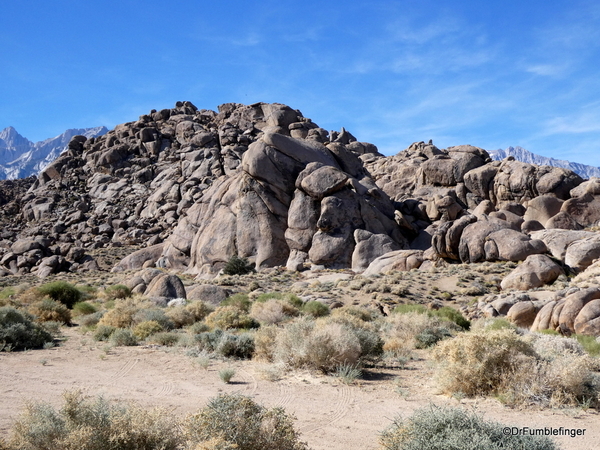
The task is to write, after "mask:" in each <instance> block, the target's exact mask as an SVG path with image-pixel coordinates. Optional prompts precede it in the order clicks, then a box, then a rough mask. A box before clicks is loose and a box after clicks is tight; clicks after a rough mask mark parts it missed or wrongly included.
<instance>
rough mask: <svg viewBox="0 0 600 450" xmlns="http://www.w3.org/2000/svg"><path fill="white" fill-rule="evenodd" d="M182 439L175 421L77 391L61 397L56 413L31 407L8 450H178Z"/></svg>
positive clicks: (167, 415)
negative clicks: (62, 398)
mask: <svg viewBox="0 0 600 450" xmlns="http://www.w3.org/2000/svg"><path fill="white" fill-rule="evenodd" d="M182 444H183V442H182V436H181V433H180V432H179V427H178V423H177V421H176V419H175V416H174V415H173V414H172V413H171V412H169V411H165V410H162V409H158V408H157V409H153V410H146V409H142V408H141V407H139V406H137V405H135V404H122V403H115V404H110V403H108V402H107V401H106V400H104V399H103V398H102V397H98V398H96V399H92V398H89V397H85V396H83V395H82V393H81V392H79V391H76V392H67V393H65V394H64V405H63V406H62V408H61V409H59V410H56V409H54V407H53V406H51V405H49V404H45V403H30V404H28V405H27V406H26V409H25V412H24V413H23V414H22V415H21V416H20V417H19V418H18V419H17V421H16V423H15V425H14V428H13V436H12V439H11V440H10V441H9V442H8V446H9V447H8V448H9V449H10V450H142V449H143V450H178V449H180V448H181V445H182Z"/></svg>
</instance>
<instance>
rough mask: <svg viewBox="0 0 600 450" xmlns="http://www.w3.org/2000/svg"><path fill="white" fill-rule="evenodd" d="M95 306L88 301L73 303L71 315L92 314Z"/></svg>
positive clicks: (95, 309)
mask: <svg viewBox="0 0 600 450" xmlns="http://www.w3.org/2000/svg"><path fill="white" fill-rule="evenodd" d="M96 311H98V310H97V308H96V307H95V306H94V305H92V304H91V303H89V302H77V303H75V304H74V305H73V315H74V316H86V315H89V314H94V313H95V312H96Z"/></svg>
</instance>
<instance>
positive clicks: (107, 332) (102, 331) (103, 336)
mask: <svg viewBox="0 0 600 450" xmlns="http://www.w3.org/2000/svg"><path fill="white" fill-rule="evenodd" d="M115 330H116V327H111V326H110V325H98V326H97V327H96V331H94V339H95V340H96V341H108V340H109V339H110V336H111V335H112V334H113V333H114V332H115Z"/></svg>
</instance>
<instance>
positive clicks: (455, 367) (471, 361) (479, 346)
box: [433, 329, 600, 407]
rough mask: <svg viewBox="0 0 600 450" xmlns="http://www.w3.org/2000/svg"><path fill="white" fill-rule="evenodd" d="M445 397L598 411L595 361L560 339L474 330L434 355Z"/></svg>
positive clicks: (599, 382) (441, 346)
mask: <svg viewBox="0 0 600 450" xmlns="http://www.w3.org/2000/svg"><path fill="white" fill-rule="evenodd" d="M433 356H434V359H436V360H437V361H438V362H440V366H439V368H438V379H439V380H440V383H441V388H442V390H443V391H444V392H445V393H447V394H454V393H461V394H463V395H467V396H476V395H484V396H485V395H496V396H498V397H499V399H500V400H502V401H503V402H505V403H507V404H513V405H514V404H536V405H540V406H550V407H558V406H582V405H583V406H597V405H598V404H599V401H600V398H599V394H600V379H599V378H598V375H597V374H596V373H595V371H597V370H598V368H599V366H598V361H596V360H594V359H593V358H591V357H590V356H589V355H586V354H583V352H582V350H581V348H579V347H578V346H576V345H575V344H574V343H572V342H569V341H566V340H565V338H562V337H559V336H550V335H540V336H539V337H536V336H534V337H531V336H529V337H523V336H519V335H518V334H517V333H516V332H515V331H513V330H511V329H499V330H491V331H474V332H470V333H464V334H461V335H458V336H456V337H454V338H453V339H450V340H447V341H444V342H441V343H440V344H438V345H437V347H436V348H435V349H434V352H433Z"/></svg>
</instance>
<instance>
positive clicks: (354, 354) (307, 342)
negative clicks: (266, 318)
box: [273, 318, 361, 373]
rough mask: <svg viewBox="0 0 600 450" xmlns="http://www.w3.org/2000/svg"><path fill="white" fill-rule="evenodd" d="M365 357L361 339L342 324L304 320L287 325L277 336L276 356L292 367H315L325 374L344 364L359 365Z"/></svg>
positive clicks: (279, 360) (276, 359)
mask: <svg viewBox="0 0 600 450" xmlns="http://www.w3.org/2000/svg"><path fill="white" fill-rule="evenodd" d="M360 356H361V347H360V341H359V340H358V337H357V336H356V335H355V334H354V333H353V332H352V330H351V329H350V328H349V327H347V326H344V325H342V324H340V323H335V322H320V323H319V324H317V323H316V322H315V321H314V320H312V319H309V318H301V319H298V320H295V321H294V322H290V323H289V324H287V325H286V326H285V327H284V328H283V329H282V330H281V331H280V332H279V333H278V334H277V336H276V340H275V348H274V350H273V357H274V359H275V361H277V362H283V363H286V364H288V365H289V366H291V367H302V368H313V369H318V370H321V371H322V372H324V373H328V372H331V371H334V370H335V369H336V368H337V367H338V366H339V365H341V364H357V363H358V361H359V358H360Z"/></svg>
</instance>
